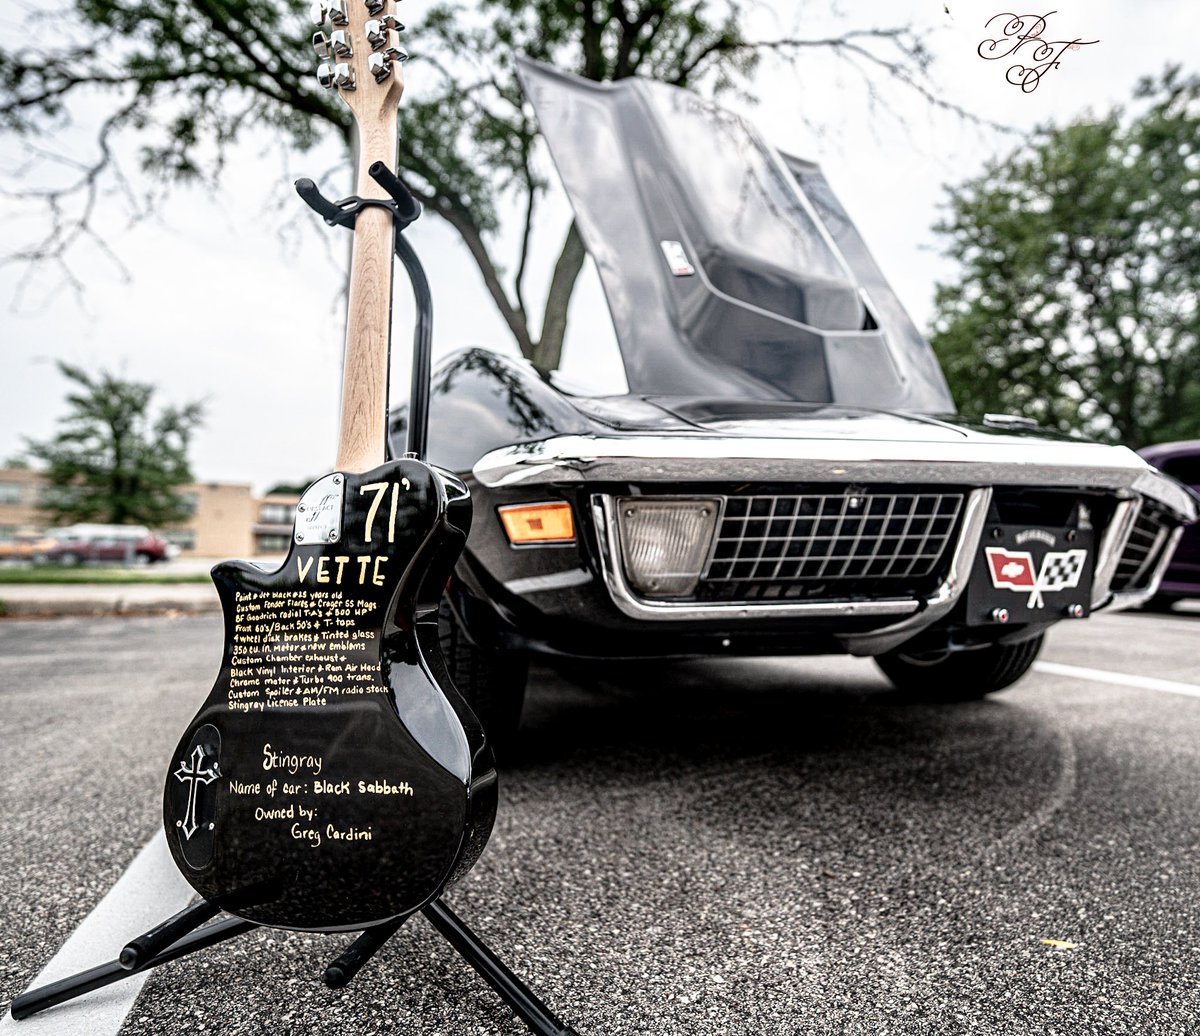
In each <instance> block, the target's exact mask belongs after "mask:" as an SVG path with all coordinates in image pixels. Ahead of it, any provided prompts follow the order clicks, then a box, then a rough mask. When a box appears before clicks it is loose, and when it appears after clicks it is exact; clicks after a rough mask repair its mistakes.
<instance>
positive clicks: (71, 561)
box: [58, 551, 83, 565]
mask: <svg viewBox="0 0 1200 1036" xmlns="http://www.w3.org/2000/svg"><path fill="white" fill-rule="evenodd" d="M82 560H83V559H82V558H81V557H80V556H79V555H78V554H72V553H71V552H70V551H68V552H67V553H66V554H59V556H58V563H59V564H60V565H78V564H79V562H80V561H82Z"/></svg>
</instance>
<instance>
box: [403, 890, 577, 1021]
mask: <svg viewBox="0 0 1200 1036" xmlns="http://www.w3.org/2000/svg"><path fill="white" fill-rule="evenodd" d="M421 912H422V913H423V914H424V915H425V918H426V920H428V921H429V923H430V924H431V925H433V927H434V928H436V929H437V930H438V932H439V933H440V934H441V935H442V936H443V937H444V938H445V940H446V941H447V942H448V943H449V944H450V945H451V946H453V947H454V949H455V950H457V951H458V954H459V956H461V957H462V958H463V959H464V960H465V961H466V962H467V963H468V964H470V965H471V967H473V968H474V969H475V970H476V971H477V972H478V973H479V976H480V977H481V978H482V979H483V980H484V981H485V982H486V983H487V984H488V985H489V986H491V987H492V989H494V990H495V991H496V992H497V993H498V994H499V995H500V999H501V1000H503V1001H504V1002H505V1003H506V1004H508V1006H509V1007H511V1008H512V1009H513V1011H514V1012H516V1014H517V1017H519V1018H520V1019H521V1021H523V1022H524V1023H525V1024H526V1025H527V1026H529V1028H530V1029H531V1030H532V1031H533V1032H535V1033H537V1036H578V1034H577V1033H576V1032H575V1030H574V1029H572V1028H570V1027H569V1026H567V1025H564V1024H563V1023H562V1022H561V1021H560V1020H559V1019H558V1018H556V1017H555V1015H554V1013H553V1012H552V1011H551V1010H550V1008H549V1007H547V1006H546V1005H545V1004H544V1003H542V1001H541V1000H539V999H538V998H537V996H535V995H534V993H533V991H532V990H530V989H529V987H528V986H526V985H525V983H524V982H522V981H521V980H520V979H519V978H517V976H516V975H514V974H513V973H512V972H511V971H509V970H508V968H507V967H506V966H505V964H504V962H503V961H502V960H500V958H499V957H497V956H496V955H495V954H494V953H492V951H491V950H490V949H488V947H487V945H486V944H485V943H484V942H483V940H482V939H480V938H479V936H477V935H476V934H475V933H474V932H472V931H471V929H470V928H468V927H467V926H466V925H465V924H463V923H462V921H461V920H459V918H458V917H457V916H455V914H454V913H453V911H451V909H450V908H449V907H448V906H446V904H445V903H442V902H441V901H440V900H436V899H435V900H434V901H433V902H432V903H430V904H429V905H428V906H427V907H425V909H424V910H422V911H421Z"/></svg>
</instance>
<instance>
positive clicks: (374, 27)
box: [363, 14, 404, 50]
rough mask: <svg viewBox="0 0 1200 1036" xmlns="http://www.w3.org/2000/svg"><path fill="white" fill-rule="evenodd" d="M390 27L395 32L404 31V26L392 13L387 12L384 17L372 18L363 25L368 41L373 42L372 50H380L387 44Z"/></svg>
mask: <svg viewBox="0 0 1200 1036" xmlns="http://www.w3.org/2000/svg"><path fill="white" fill-rule="evenodd" d="M389 29H391V30H392V31H394V32H403V31H404V26H403V25H401V24H400V23H399V22H398V21H396V19H395V18H394V17H392V15H390V14H385V15H384V16H383V17H382V18H371V19H369V20H368V21H367V22H366V24H364V25H363V32H364V33H365V34H366V37H367V42H368V43H369V44H371V49H372V50H378V49H379V48H380V47H383V46H386V45H387V41H388V37H387V34H388V30H389Z"/></svg>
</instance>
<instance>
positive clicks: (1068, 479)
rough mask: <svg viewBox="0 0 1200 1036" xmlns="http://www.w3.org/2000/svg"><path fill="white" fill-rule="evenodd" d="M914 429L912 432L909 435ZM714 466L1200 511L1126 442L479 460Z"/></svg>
mask: <svg viewBox="0 0 1200 1036" xmlns="http://www.w3.org/2000/svg"><path fill="white" fill-rule="evenodd" d="M909 432H911V429H909ZM714 463H720V464H722V465H726V466H727V467H725V468H724V470H728V471H735V472H736V477H737V478H738V480H739V481H741V480H752V481H774V482H863V483H877V482H891V483H896V482H910V483H915V484H925V485H943V484H951V485H960V486H961V485H977V486H980V485H983V486H1046V487H1061V488H1070V487H1074V486H1082V487H1087V488H1089V489H1109V490H1114V491H1119V490H1135V491H1137V492H1139V493H1142V494H1144V495H1146V496H1149V497H1151V498H1152V499H1154V500H1156V501H1158V502H1159V503H1160V504H1162V505H1163V506H1164V507H1167V508H1169V509H1170V510H1171V511H1173V512H1174V513H1175V515H1176V517H1177V518H1180V519H1182V520H1184V521H1193V520H1195V519H1196V518H1197V517H1200V505H1198V502H1197V499H1196V497H1195V495H1194V494H1192V493H1190V492H1189V491H1188V490H1187V489H1186V488H1184V487H1183V486H1182V485H1180V484H1179V483H1177V482H1175V481H1174V480H1173V479H1169V478H1166V477H1165V476H1163V475H1161V474H1160V473H1159V472H1157V471H1155V470H1154V469H1153V468H1152V467H1150V465H1148V464H1147V463H1146V462H1145V461H1144V460H1142V459H1141V458H1140V457H1139V456H1138V455H1137V454H1135V453H1133V452H1132V451H1130V450H1127V449H1126V448H1125V447H1123V446H1105V445H1102V444H1100V443H1086V442H1055V441H1046V440H1028V439H1017V438H1009V437H1004V436H989V437H979V438H976V437H972V436H971V435H968V434H965V433H962V434H959V435H957V436H955V437H954V438H953V439H897V440H882V439H870V440H865V439H854V438H851V437H849V436H848V437H846V438H837V439H832V438H830V439H799V438H782V437H781V438H765V437H758V438H754V437H738V436H728V435H722V436H713V435H705V434H696V435H630V436H592V435H561V436H556V437H554V438H551V439H546V440H543V441H541V442H534V443H521V444H519V445H516V446H507V447H504V448H502V449H499V450H493V451H492V452H491V453H488V454H486V455H485V456H483V457H481V458H480V459H479V461H478V462H477V463H476V464H475V468H474V474H475V477H476V478H477V479H478V480H479V481H480V482H481V483H482V484H483V485H485V486H488V487H491V488H498V487H501V486H511V485H525V486H528V485H541V484H549V483H580V482H588V481H592V482H595V481H614V482H642V481H649V482H667V481H674V482H712V481H714V480H717V479H720V478H721V473H720V470H719V469H718V470H714V466H713V465H714Z"/></svg>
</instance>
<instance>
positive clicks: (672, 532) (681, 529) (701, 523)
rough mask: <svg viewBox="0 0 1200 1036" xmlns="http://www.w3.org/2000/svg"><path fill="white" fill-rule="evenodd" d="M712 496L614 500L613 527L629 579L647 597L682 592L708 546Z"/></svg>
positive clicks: (716, 506) (715, 506) (716, 504)
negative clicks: (615, 524)
mask: <svg viewBox="0 0 1200 1036" xmlns="http://www.w3.org/2000/svg"><path fill="white" fill-rule="evenodd" d="M720 509H721V502H720V501H719V500H716V499H695V500H676V499H665V500H664V499H661V498H659V499H655V498H653V497H644V496H633V497H622V498H620V499H618V500H617V532H618V535H619V537H620V541H621V557H622V559H623V560H624V564H625V577H626V579H628V580H629V585H630V586H631V587H632V588H633V589H634V590H636V591H637V592H638V593H640V594H642V595H643V596H646V597H686V596H688V595H689V594H690V593H692V592H693V591H694V590H695V589H696V583H697V582H698V581H699V579H700V573H701V572H702V571H703V570H704V565H705V562H707V561H708V555H709V551H710V550H711V549H712V541H713V533H714V532H715V531H716V528H717V514H718V512H719V511H720Z"/></svg>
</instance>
